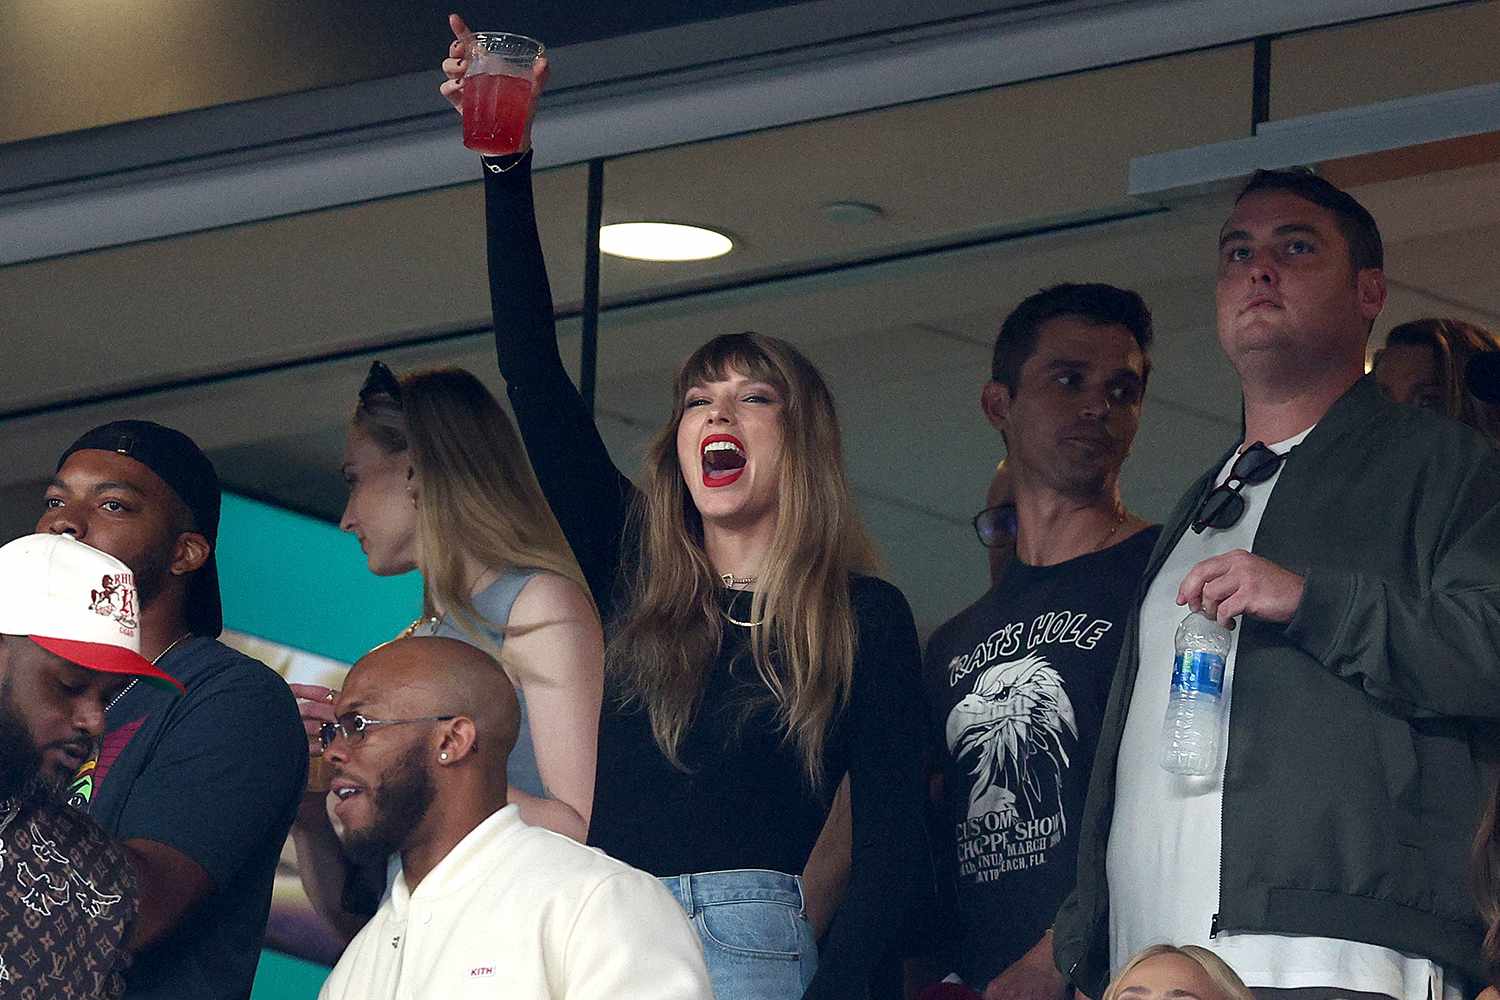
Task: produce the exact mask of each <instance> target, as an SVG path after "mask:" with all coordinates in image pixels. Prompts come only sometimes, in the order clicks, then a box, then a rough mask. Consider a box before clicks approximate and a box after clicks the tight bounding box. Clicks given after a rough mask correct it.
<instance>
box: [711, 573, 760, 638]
mask: <svg viewBox="0 0 1500 1000" xmlns="http://www.w3.org/2000/svg"><path fill="white" fill-rule="evenodd" d="M718 579H721V580H723V582H724V586H726V588H733V585H739V586H747V585H750V583H754V577H753V576H748V577H736V576H733V574H730V573H724V574H723V576H721V577H718ZM741 594H744V591H739V589H735V595H733V597H730V598H729V607H730V609H733V606H735V601H738V600H739V595H741ZM750 607H754V598H753V597H751V598H750ZM718 613H720V615H723V616H724V621H726V622H729V624H730V625H739V627H741V628H754V627H756V625H763V624H765V619H763V618H762V619H760V621H754V622H742V621H739V619H738V618H735V616H733V615H730V613H729V610H724V609H720V612H718Z"/></svg>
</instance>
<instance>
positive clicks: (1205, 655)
mask: <svg viewBox="0 0 1500 1000" xmlns="http://www.w3.org/2000/svg"><path fill="white" fill-rule="evenodd" d="M1175 645H1176V647H1177V658H1176V659H1175V660H1174V661H1173V663H1172V694H1171V696H1170V697H1169V698H1168V700H1167V718H1166V721H1165V723H1164V724H1163V725H1162V741H1161V742H1162V755H1161V766H1162V767H1164V768H1166V769H1167V770H1168V771H1171V772H1172V773H1173V774H1189V775H1205V774H1213V773H1214V772H1215V771H1216V770H1217V769H1218V766H1219V733H1220V732H1222V731H1223V725H1224V661H1225V659H1226V658H1227V657H1228V656H1229V630H1228V629H1226V628H1224V626H1222V625H1220V624H1219V623H1218V622H1217V621H1215V620H1214V619H1212V618H1206V617H1204V616H1203V614H1202V613H1200V612H1197V611H1195V612H1193V613H1192V614H1190V615H1188V616H1187V617H1186V618H1184V619H1183V620H1182V624H1181V625H1178V626H1177V638H1176V640H1175Z"/></svg>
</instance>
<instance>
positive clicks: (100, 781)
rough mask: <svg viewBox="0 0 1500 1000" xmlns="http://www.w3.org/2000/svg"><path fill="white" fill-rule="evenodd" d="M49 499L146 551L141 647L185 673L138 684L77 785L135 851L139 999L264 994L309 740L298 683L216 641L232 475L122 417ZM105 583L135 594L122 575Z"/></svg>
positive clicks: (67, 464) (65, 525) (93, 439)
mask: <svg viewBox="0 0 1500 1000" xmlns="http://www.w3.org/2000/svg"><path fill="white" fill-rule="evenodd" d="M43 504H44V510H43V511H42V515H41V518H40V519H39V520H38V522H37V528H36V530H37V531H39V532H45V533H48V534H53V535H71V536H72V537H74V538H76V539H78V540H79V541H82V542H84V543H86V544H88V545H91V546H93V547H95V548H97V549H100V550H102V551H104V552H108V553H109V554H110V555H112V556H114V557H115V558H117V559H119V560H120V561H121V562H124V563H125V564H126V565H127V566H129V567H130V569H131V571H132V573H133V574H134V578H135V585H136V586H137V587H138V588H139V595H138V596H139V600H138V602H136V603H135V605H134V606H133V607H132V608H131V613H132V614H134V615H135V616H136V617H137V618H138V620H139V629H140V643H141V651H142V653H143V655H145V656H146V657H147V658H148V659H150V660H152V662H154V663H158V664H160V665H161V666H162V668H163V669H165V670H168V671H170V672H171V674H172V675H173V676H174V677H176V678H178V679H179V680H180V681H181V682H182V684H183V686H184V688H185V693H184V694H183V695H182V696H181V697H171V696H168V695H167V694H166V693H165V692H162V691H159V690H155V689H153V688H152V687H151V686H150V685H147V684H129V685H127V686H125V687H124V688H122V689H121V690H120V691H119V692H118V694H117V695H116V696H115V697H113V698H111V699H110V700H109V701H108V703H107V704H106V705H105V709H104V711H105V722H104V734H103V739H102V740H101V741H99V742H98V743H97V744H96V745H95V747H94V751H95V752H94V753H93V754H92V755H90V756H89V757H88V759H86V760H83V761H80V762H79V763H80V765H81V766H80V767H79V768H78V771H77V774H76V775H75V777H74V779H73V782H72V785H71V792H72V795H71V798H70V801H71V802H72V804H73V805H74V807H75V808H78V809H80V810H82V811H84V812H87V813H88V814H89V815H90V816H91V817H92V818H93V819H94V820H95V821H96V822H97V823H99V825H100V826H102V827H103V828H104V829H105V831H106V832H107V833H109V835H110V836H111V837H114V838H116V839H118V840H120V841H123V842H125V843H126V844H127V845H129V846H130V848H131V850H132V851H133V852H134V856H135V858H136V859H137V869H138V875H139V881H140V886H141V893H140V898H141V905H140V914H139V917H138V919H137V920H136V921H135V923H134V925H133V926H132V929H131V942H130V944H131V948H132V950H133V951H135V953H136V955H135V961H134V962H133V963H132V965H131V967H130V970H129V972H128V973H127V974H126V997H127V1000H148V998H149V1000H158V998H159V1000H240V998H244V997H248V996H249V995H250V988H251V983H252V981H253V980H254V977H255V970H256V967H257V965H258V964H259V961H260V946H261V939H262V936H263V935H264V933H265V927H266V916H267V914H268V913H269V911H270V905H271V886H272V882H273V880H274V878H275V873H276V864H277V862H278V860H279V859H280V855H281V847H282V844H283V843H284V842H285V840H286V835H287V830H288V829H289V828H290V827H291V822H292V818H293V816H294V815H295V812H296V808H297V805H298V802H299V801H300V798H301V791H302V787H303V785H304V783H305V782H306V779H307V740H306V737H305V736H304V734H303V731H302V726H301V722H300V720H299V718H298V716H297V703H296V699H294V698H293V697H292V693H291V691H290V690H289V689H288V688H287V686H286V683H285V682H284V681H282V679H281V678H280V677H279V676H277V674H276V673H275V672H274V671H273V670H271V669H270V668H269V667H267V666H265V665H264V664H262V663H260V662H259V661H257V660H254V659H252V658H250V657H248V656H245V655H243V654H242V653H239V652H237V651H236V650H234V649H231V648H230V647H229V646H226V645H225V644H223V643H221V642H219V641H218V636H219V633H220V632H221V631H222V629H223V625H224V622H223V613H222V609H221V604H220V599H219V577H218V566H217V559H216V558H215V555H214V546H215V542H216V540H217V537H218V526H219V505H220V489H219V480H218V476H217V475H216V474H215V472H214V468H213V464H212V463H211V462H210V461H209V459H208V457H207V456H206V455H204V454H203V452H202V451H201V450H199V448H198V446H197V445H196V444H195V443H193V441H192V439H190V438H189V437H188V436H187V435H185V434H183V433H181V432H180V431H176V430H173V429H171V428H169V427H163V426H162V425H161V424H157V423H152V422H150V421H146V420H117V421H113V422H111V423H108V424H105V425H103V426H100V427H95V428H94V429H93V430H90V431H88V432H87V433H85V434H84V435H83V436H82V437H80V438H79V439H78V440H77V441H75V442H74V443H73V444H72V445H71V446H70V447H69V448H68V449H67V450H66V451H64V452H63V454H62V457H61V458H59V459H58V463H57V470H56V472H55V473H54V474H53V478H52V481H51V482H50V483H49V484H48V485H47V489H46V494H45V496H44V498H43ZM94 589H95V590H96V591H97V594H96V599H97V600H98V602H99V604H100V606H101V607H103V606H113V607H116V608H119V607H122V602H123V597H122V595H121V594H120V593H117V592H115V588H114V587H113V586H112V585H111V584H110V583H108V582H107V581H106V582H103V583H98V584H96V586H95V587H94Z"/></svg>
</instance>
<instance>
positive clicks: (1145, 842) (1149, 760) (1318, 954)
mask: <svg viewBox="0 0 1500 1000" xmlns="http://www.w3.org/2000/svg"><path fill="white" fill-rule="evenodd" d="M1311 430H1312V428H1308V430H1306V431H1303V432H1302V433H1301V434H1298V435H1296V436H1295V437H1292V438H1288V439H1287V440H1285V441H1281V442H1278V443H1277V444H1274V445H1271V450H1272V451H1274V452H1276V453H1278V454H1283V455H1284V454H1286V453H1287V452H1288V451H1290V450H1291V449H1292V447H1293V446H1295V445H1297V444H1299V443H1301V441H1302V439H1303V438H1305V437H1306V436H1307V434H1308V433H1309V431H1311ZM1237 458H1239V455H1238V453H1236V454H1235V455H1232V456H1231V457H1230V458H1229V460H1228V461H1227V462H1225V463H1224V468H1223V469H1221V470H1220V471H1219V475H1218V477H1217V478H1216V479H1215V482H1216V483H1222V482H1224V481H1225V480H1226V479H1227V478H1228V477H1229V471H1230V469H1231V468H1233V466H1234V462H1235V460H1236V459H1237ZM1280 474H1281V469H1280V468H1278V469H1277V470H1276V475H1275V476H1274V477H1272V478H1271V479H1269V480H1267V481H1265V482H1263V483H1248V484H1246V485H1245V486H1244V488H1243V489H1242V490H1241V492H1240V495H1241V496H1242V497H1243V498H1244V499H1245V512H1244V514H1243V515H1242V516H1241V517H1240V519H1239V521H1238V522H1236V523H1235V524H1234V525H1232V526H1231V527H1229V528H1226V529H1224V530H1222V531H1219V530H1215V529H1213V528H1209V529H1207V530H1205V531H1204V532H1203V533H1202V534H1198V533H1196V532H1194V531H1192V529H1189V530H1187V531H1186V532H1184V533H1183V535H1182V538H1181V539H1180V540H1179V541H1178V542H1177V545H1176V546H1175V547H1174V548H1173V549H1172V552H1171V554H1170V555H1169V556H1168V557H1167V560H1166V562H1165V563H1163V564H1162V567H1161V570H1160V571H1159V572H1158V573H1157V574H1156V576H1155V577H1154V578H1153V579H1152V581H1151V585H1150V587H1149V589H1148V590H1147V591H1146V598H1145V601H1144V602H1143V603H1142V605H1141V626H1140V671H1139V673H1138V674H1137V675H1136V681H1135V690H1134V691H1133V692H1132V694H1131V697H1130V711H1129V712H1128V713H1127V715H1126V718H1125V732H1124V735H1123V737H1122V738H1121V742H1120V755H1119V761H1118V764H1117V767H1116V771H1115V806H1114V819H1113V822H1112V824H1111V826H1110V836H1109V848H1108V854H1107V861H1106V863H1107V871H1108V876H1109V902H1110V905H1109V913H1110V927H1109V943H1110V969H1111V970H1112V972H1118V971H1119V970H1120V969H1121V968H1122V967H1123V966H1124V965H1125V963H1126V961H1127V960H1129V958H1130V956H1131V955H1133V954H1135V953H1136V952H1137V951H1140V950H1141V949H1142V948H1145V947H1147V946H1148V945H1153V944H1161V943H1169V944H1175V945H1184V944H1196V945H1201V946H1202V947H1205V948H1208V949H1210V950H1212V951H1213V952H1214V953H1216V954H1217V955H1219V957H1221V958H1223V959H1224V960H1225V961H1226V962H1228V963H1229V965H1230V966H1231V967H1232V968H1233V969H1234V970H1235V971H1236V972H1237V973H1239V976H1240V978H1241V979H1242V980H1244V982H1245V983H1246V984H1247V985H1249V986H1252V987H1264V988H1269V989H1303V988H1309V987H1334V988H1340V989H1347V990H1354V991H1358V992H1364V993H1383V994H1386V995H1388V996H1393V997H1400V998H1405V1000H1426V998H1430V997H1444V996H1445V994H1446V995H1447V996H1450V997H1454V998H1456V997H1458V996H1460V995H1461V991H1460V989H1459V988H1458V985H1457V984H1456V983H1451V982H1450V983H1448V984H1445V983H1444V981H1443V972H1442V969H1441V967H1439V966H1438V965H1437V964H1436V963H1434V962H1431V961H1429V960H1428V959H1425V958H1417V957H1413V956H1409V955H1403V954H1402V953H1400V952H1396V951H1392V950H1391V949H1389V948H1382V947H1380V946H1378V945H1373V944H1365V943H1362V942H1357V941H1341V940H1337V939H1333V938H1320V937H1311V936H1302V935H1284V934H1231V933H1225V932H1221V933H1219V934H1218V935H1216V936H1214V937H1213V938H1210V937H1209V929H1210V927H1211V926H1212V923H1213V918H1214V914H1215V913H1217V912H1218V909H1219V872H1220V859H1221V856H1222V851H1223V836H1222V834H1223V829H1222V826H1221V823H1222V819H1223V808H1224V762H1225V758H1226V757H1227V752H1226V749H1225V748H1226V747H1227V744H1228V738H1229V734H1228V719H1229V716H1230V714H1231V713H1232V712H1233V711H1234V699H1233V691H1234V663H1235V654H1236V652H1237V651H1238V649H1239V635H1240V630H1239V629H1235V630H1234V631H1232V632H1231V633H1230V636H1231V642H1230V647H1229V656H1228V658H1227V660H1226V661H1225V667H1224V699H1225V712H1224V716H1223V717H1224V720H1225V722H1224V725H1225V730H1224V731H1222V732H1221V733H1220V735H1219V746H1220V752H1219V764H1218V770H1217V773H1215V774H1214V775H1212V776H1204V777H1196V778H1193V777H1185V776H1182V775H1176V774H1172V773H1170V772H1168V771H1167V770H1166V769H1165V768H1163V767H1162V766H1161V749H1162V747H1161V739H1162V720H1163V718H1164V717H1165V715H1166V711H1167V696H1168V694H1169V691H1170V688H1171V680H1172V661H1173V656H1174V638H1175V635H1176V632H1177V626H1178V625H1179V624H1180V623H1181V621H1182V619H1183V618H1184V617H1186V615H1187V613H1188V612H1187V608H1185V607H1181V606H1179V605H1178V604H1177V588H1178V586H1179V585H1180V584H1181V583H1182V579H1183V577H1185V576H1186V575H1187V573H1188V571H1189V570H1190V569H1192V568H1193V566H1195V565H1197V564H1198V563H1199V562H1201V561H1203V560H1204V559H1207V558H1209V557H1211V556H1216V555H1222V554H1223V553H1225V552H1229V551H1230V550H1232V549H1247V550H1249V549H1251V548H1252V546H1253V544H1254V541H1255V532H1256V529H1257V528H1258V527H1259V526H1260V519H1261V515H1262V514H1263V513H1264V512H1265V509H1266V502H1267V500H1269V498H1270V496H1271V491H1272V490H1273V489H1274V488H1275V486H1276V481H1277V479H1279V478H1280ZM1289 821H1290V822H1295V820H1291V819H1289Z"/></svg>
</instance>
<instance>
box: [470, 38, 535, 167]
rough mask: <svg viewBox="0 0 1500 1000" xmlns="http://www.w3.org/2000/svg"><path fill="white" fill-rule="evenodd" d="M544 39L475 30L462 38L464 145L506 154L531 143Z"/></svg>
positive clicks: (476, 149) (496, 154)
mask: <svg viewBox="0 0 1500 1000" xmlns="http://www.w3.org/2000/svg"><path fill="white" fill-rule="evenodd" d="M541 56H542V43H541V42H538V41H537V40H536V39H534V38H527V37H526V36H525V35H510V34H505V33H503V32H497V31H477V32H474V33H473V34H471V35H468V36H466V38H465V40H464V58H465V59H466V60H467V61H468V68H467V69H466V70H465V71H464V91H463V93H464V108H463V112H464V145H465V146H467V147H469V148H470V149H472V150H475V151H476V152H480V153H487V154H489V155H491V156H503V155H506V154H509V153H522V152H525V151H526V149H527V148H528V147H530V145H531V115H532V111H533V110H534V109H535V107H536V95H537V68H538V63H539V61H540V60H541Z"/></svg>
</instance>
